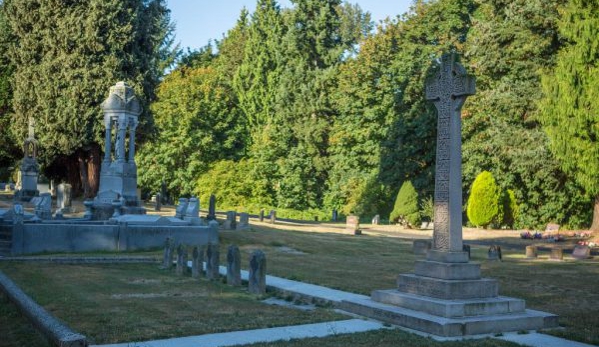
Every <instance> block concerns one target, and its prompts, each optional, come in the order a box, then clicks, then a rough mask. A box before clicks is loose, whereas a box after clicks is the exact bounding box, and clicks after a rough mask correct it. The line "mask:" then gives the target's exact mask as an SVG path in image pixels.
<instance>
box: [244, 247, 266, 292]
mask: <svg viewBox="0 0 599 347" xmlns="http://www.w3.org/2000/svg"><path fill="white" fill-rule="evenodd" d="M248 290H249V292H250V293H252V294H257V295H263V294H265V293H266V255H265V254H264V252H262V251H261V250H256V251H254V252H252V255H251V257H250V273H249V276H248Z"/></svg>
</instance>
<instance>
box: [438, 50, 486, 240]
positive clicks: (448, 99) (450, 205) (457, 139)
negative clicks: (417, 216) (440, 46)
mask: <svg viewBox="0 0 599 347" xmlns="http://www.w3.org/2000/svg"><path fill="white" fill-rule="evenodd" d="M474 89H475V87H474V77H472V76H470V75H468V74H466V70H465V69H464V67H463V66H462V65H460V64H459V63H458V62H457V61H456V56H455V55H454V54H445V55H443V56H442V57H441V60H440V64H439V66H438V70H437V71H436V72H435V74H434V75H433V76H432V77H431V78H430V79H429V80H427V82H426V99H427V100H430V101H433V103H434V104H435V106H436V108H437V111H438V123H437V161H436V173H435V216H434V231H433V250H436V251H441V252H462V136H461V135H462V134H461V119H460V112H461V109H462V105H464V102H465V101H466V97H468V96H469V95H473V94H474Z"/></svg>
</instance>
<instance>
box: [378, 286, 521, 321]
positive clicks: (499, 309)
mask: <svg viewBox="0 0 599 347" xmlns="http://www.w3.org/2000/svg"><path fill="white" fill-rule="evenodd" d="M371 298H372V300H374V301H376V302H380V303H384V304H389V305H394V306H399V307H403V308H407V309H411V310H415V311H421V312H425V313H429V314H432V315H435V316H441V317H450V318H456V317H468V316H483V315H495V314H506V313H516V312H524V310H525V308H526V303H525V302H524V300H521V299H515V298H509V297H505V296H498V297H496V298H485V299H463V300H443V299H436V298H431V297H426V296H421V295H415V294H408V293H402V292H399V291H397V290H395V289H390V290H375V291H373V292H372V296H371Z"/></svg>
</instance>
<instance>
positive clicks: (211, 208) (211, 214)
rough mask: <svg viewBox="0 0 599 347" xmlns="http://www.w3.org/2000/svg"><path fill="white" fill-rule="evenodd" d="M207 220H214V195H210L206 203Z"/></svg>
mask: <svg viewBox="0 0 599 347" xmlns="http://www.w3.org/2000/svg"><path fill="white" fill-rule="evenodd" d="M206 219H207V220H209V221H211V220H215V219H216V196H214V194H211V195H210V201H209V203H208V216H207V217H206Z"/></svg>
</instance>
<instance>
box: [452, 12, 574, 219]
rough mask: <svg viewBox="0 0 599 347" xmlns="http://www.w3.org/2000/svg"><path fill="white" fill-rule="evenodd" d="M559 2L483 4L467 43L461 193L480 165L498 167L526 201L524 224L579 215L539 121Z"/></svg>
mask: <svg viewBox="0 0 599 347" xmlns="http://www.w3.org/2000/svg"><path fill="white" fill-rule="evenodd" d="M560 3H563V1H562V0H551V1H546V0H510V1H505V0H494V1H484V2H480V6H479V7H478V9H477V10H476V12H475V13H474V15H473V25H472V28H471V30H470V32H469V34H468V39H467V41H466V44H465V51H466V54H465V60H466V61H467V62H468V65H469V67H468V70H469V71H471V73H473V74H474V75H475V76H476V79H477V81H476V83H477V85H476V88H477V91H476V94H475V95H473V96H472V97H470V98H468V102H467V103H466V104H465V107H464V112H463V144H464V145H463V158H464V164H463V174H464V180H463V184H464V190H463V191H464V193H465V192H466V191H467V188H468V187H469V186H470V184H471V182H472V181H473V180H474V178H475V177H476V175H477V174H478V173H479V172H480V171H481V170H489V171H492V172H494V173H495V174H496V175H497V176H498V177H499V176H500V177H501V181H500V182H499V184H500V185H501V187H502V189H503V190H506V189H513V190H514V194H515V196H516V198H517V200H518V201H520V202H522V204H521V213H520V214H519V217H518V219H517V220H516V221H515V222H516V225H517V226H519V227H529V228H540V227H542V226H544V225H545V224H546V223H547V222H548V221H550V220H556V221H559V223H560V224H572V225H576V224H578V223H579V220H580V218H579V217H578V216H577V214H580V213H579V212H578V211H580V210H581V206H582V205H581V203H583V200H582V199H581V198H582V197H581V193H580V191H579V190H580V189H579V188H578V187H577V186H576V185H574V184H571V183H570V182H568V180H567V177H566V175H565V174H564V173H563V172H562V171H561V170H560V168H559V165H558V163H557V161H556V160H555V158H554V157H553V156H552V155H551V153H550V151H549V146H548V140H547V137H546V136H545V134H544V133H543V131H542V130H541V129H540V127H539V126H538V124H537V122H536V121H535V120H534V117H535V114H536V113H537V111H538V107H537V101H538V99H539V98H540V96H541V95H542V93H541V89H540V74H539V72H540V71H541V70H542V69H543V68H547V67H549V66H551V65H552V64H553V63H554V61H555V54H556V52H557V49H558V48H559V44H558V40H557V19H558V12H557V9H558V6H559V5H560ZM555 191H562V192H564V194H555ZM565 192H567V193H565ZM465 198H466V196H465Z"/></svg>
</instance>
